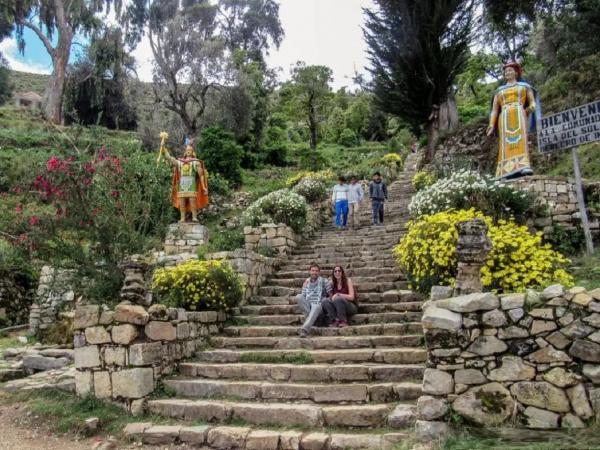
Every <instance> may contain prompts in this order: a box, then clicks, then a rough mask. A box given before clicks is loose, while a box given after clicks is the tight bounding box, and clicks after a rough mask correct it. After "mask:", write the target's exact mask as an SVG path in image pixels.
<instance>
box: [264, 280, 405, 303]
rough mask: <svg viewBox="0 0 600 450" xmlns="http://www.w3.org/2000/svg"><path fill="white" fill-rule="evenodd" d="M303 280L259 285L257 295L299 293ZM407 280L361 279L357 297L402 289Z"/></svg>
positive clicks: (275, 295)
mask: <svg viewBox="0 0 600 450" xmlns="http://www.w3.org/2000/svg"><path fill="white" fill-rule="evenodd" d="M303 282H304V280H301V281H299V282H297V283H295V285H296V286H294V287H292V286H279V285H274V284H270V285H267V286H261V287H260V288H259V289H258V295H261V296H263V295H264V296H266V297H278V296H286V297H287V296H290V295H294V294H299V293H300V292H301V291H302V284H303ZM407 283H408V282H407V281H376V280H373V281H363V282H362V283H356V284H355V286H356V290H357V291H358V295H359V299H360V296H361V295H362V293H363V292H386V291H391V290H397V289H403V288H404V287H405V286H406V284H407Z"/></svg>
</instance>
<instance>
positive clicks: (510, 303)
mask: <svg viewBox="0 0 600 450" xmlns="http://www.w3.org/2000/svg"><path fill="white" fill-rule="evenodd" d="M500 305H501V307H502V309H504V310H510V309H516V308H522V307H523V305H525V294H510V295H504V296H502V297H501V298H500Z"/></svg>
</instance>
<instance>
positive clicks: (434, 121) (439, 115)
mask: <svg viewBox="0 0 600 450" xmlns="http://www.w3.org/2000/svg"><path fill="white" fill-rule="evenodd" d="M458 120H459V119H458V108H457V107H456V98H455V97H454V93H453V92H451V93H450V94H449V95H448V98H447V99H446V101H445V102H444V103H442V105H441V106H440V107H438V106H437V105H434V108H433V110H432V112H431V115H430V116H429V122H428V124H427V148H426V149H425V155H424V156H423V158H421V160H420V161H419V169H422V168H423V166H425V165H426V164H428V163H430V162H432V161H433V158H434V156H435V148H436V147H437V144H438V141H439V139H440V131H441V132H442V133H444V134H447V133H450V132H452V131H454V130H456V129H457V128H458Z"/></svg>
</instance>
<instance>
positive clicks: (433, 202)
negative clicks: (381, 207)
mask: <svg viewBox="0 0 600 450" xmlns="http://www.w3.org/2000/svg"><path fill="white" fill-rule="evenodd" d="M539 206H540V203H539V201H537V199H536V197H535V196H534V195H533V194H532V193H529V192H525V191H522V190H518V189H514V188H513V187H511V186H510V185H509V184H507V183H506V182H504V181H501V180H498V179H495V178H493V177H491V176H489V175H481V174H480V173H479V172H476V171H473V170H466V169H465V170H460V171H458V172H454V173H453V174H451V175H450V176H449V177H447V178H442V179H440V180H438V181H436V182H435V183H434V184H432V185H431V186H429V187H427V188H425V189H423V190H421V191H419V192H417V193H416V194H415V195H414V196H413V197H412V200H411V202H410V205H409V206H408V209H409V211H410V214H411V215H412V216H413V217H416V218H418V217H422V216H426V215H431V214H436V213H438V212H441V211H448V210H451V209H453V210H461V209H469V208H475V209H477V210H479V211H482V212H483V213H485V214H486V215H489V216H492V217H493V218H494V219H496V220H497V219H508V218H510V217H513V218H514V219H515V220H517V221H518V222H523V221H524V220H525V219H526V218H527V217H528V216H530V215H532V214H534V213H537V214H540V213H542V214H543V212H542V211H539ZM536 208H538V210H537V211H535V209H536Z"/></svg>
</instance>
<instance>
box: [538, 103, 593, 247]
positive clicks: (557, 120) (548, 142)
mask: <svg viewBox="0 0 600 450" xmlns="http://www.w3.org/2000/svg"><path fill="white" fill-rule="evenodd" d="M537 126H538V148H539V150H540V152H542V153H548V152H552V151H557V150H565V149H568V148H570V149H571V153H572V155H573V170H574V172H575V190H576V193H577V203H578V205H579V214H580V217H581V227H582V228H583V234H584V236H585V249H586V253H587V254H588V255H591V254H592V253H594V242H593V240H592V232H591V231H590V224H589V221H588V216H587V210H586V207H585V199H584V197H583V183H582V181H581V168H580V167H579V155H578V153H577V148H578V147H579V146H580V145H583V144H589V143H590V142H594V141H600V101H595V102H592V103H588V104H587V105H582V106H578V107H576V108H571V109H568V110H566V111H562V112H559V113H558V114H553V115H551V116H547V117H542V118H540V119H539V120H538V123H537Z"/></svg>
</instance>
